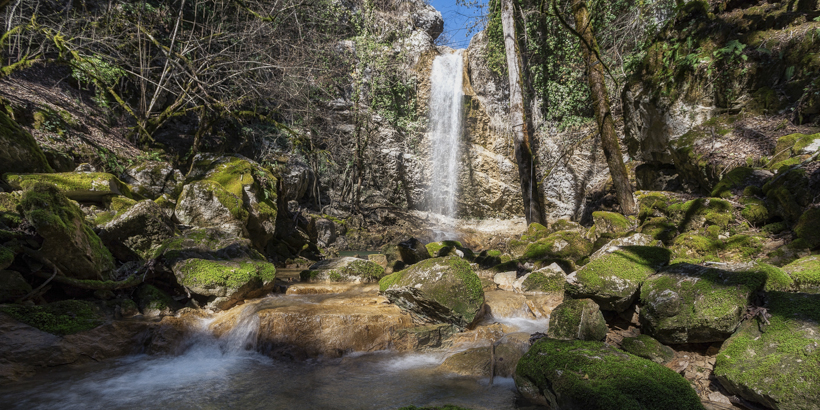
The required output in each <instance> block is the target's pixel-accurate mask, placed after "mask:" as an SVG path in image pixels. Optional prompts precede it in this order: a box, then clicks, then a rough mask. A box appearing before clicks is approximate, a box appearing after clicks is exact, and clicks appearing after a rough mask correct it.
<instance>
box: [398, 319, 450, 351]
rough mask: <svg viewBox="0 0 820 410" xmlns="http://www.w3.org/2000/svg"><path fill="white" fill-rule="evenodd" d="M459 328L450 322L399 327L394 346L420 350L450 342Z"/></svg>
mask: <svg viewBox="0 0 820 410" xmlns="http://www.w3.org/2000/svg"><path fill="white" fill-rule="evenodd" d="M457 332H458V328H457V327H455V326H453V325H451V324H449V323H438V324H433V325H423V326H416V327H411V328H408V329H399V330H397V331H396V332H395V333H394V335H393V348H395V349H396V350H399V351H409V352H418V351H420V350H425V349H434V348H438V347H443V346H445V345H448V344H450V339H451V338H452V337H453V335H454V334H456V333H457Z"/></svg>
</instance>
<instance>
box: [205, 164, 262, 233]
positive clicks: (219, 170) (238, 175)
mask: <svg viewBox="0 0 820 410" xmlns="http://www.w3.org/2000/svg"><path fill="white" fill-rule="evenodd" d="M192 169H200V170H206V169H207V172H206V173H204V175H202V176H200V177H199V178H195V179H194V180H198V179H202V180H205V181H211V182H215V183H217V184H219V185H220V186H221V187H223V188H224V189H225V190H226V191H227V192H228V193H230V194H231V195H232V196H234V197H236V198H239V199H241V198H242V197H243V192H244V190H245V187H246V186H250V187H251V191H253V192H257V201H258V203H257V204H256V205H255V210H256V212H257V213H259V215H260V216H261V217H262V218H263V219H267V220H274V219H276V215H277V207H276V198H277V194H276V184H277V182H276V181H277V180H276V177H274V176H273V174H271V173H270V172H269V171H268V170H266V169H264V168H262V167H260V166H255V165H254V164H253V163H251V162H249V161H248V160H246V159H243V158H240V157H235V156H224V157H218V158H217V159H216V160H214V158H211V157H205V158H204V159H200V160H199V161H198V162H196V163H194V165H193V166H192ZM221 201H222V199H221V198H220V202H221ZM240 202H241V201H240ZM229 209H231V213H232V214H235V213H236V212H238V211H239V210H238V209H235V208H229ZM243 210H244V208H243ZM245 212H247V211H245ZM235 217H236V215H235ZM237 219H240V220H241V218H237Z"/></svg>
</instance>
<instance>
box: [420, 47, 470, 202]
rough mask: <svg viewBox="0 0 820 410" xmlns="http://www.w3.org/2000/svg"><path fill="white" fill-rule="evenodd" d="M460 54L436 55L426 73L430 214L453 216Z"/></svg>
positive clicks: (458, 113)
mask: <svg viewBox="0 0 820 410" xmlns="http://www.w3.org/2000/svg"><path fill="white" fill-rule="evenodd" d="M461 54H462V51H461V50H459V51H457V52H455V53H452V54H447V55H440V56H438V57H436V59H435V60H433V70H432V72H431V73H430V128H429V133H430V141H431V146H430V162H431V169H432V173H433V174H432V178H430V210H431V211H433V212H436V213H439V214H442V215H444V216H449V217H455V216H456V194H457V193H458V162H459V140H460V139H461V116H462V97H463V96H464V93H463V91H462V89H461V86H462V80H463V59H462V55H461Z"/></svg>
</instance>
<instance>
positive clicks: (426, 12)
mask: <svg viewBox="0 0 820 410" xmlns="http://www.w3.org/2000/svg"><path fill="white" fill-rule="evenodd" d="M411 18H412V19H413V26H415V27H416V28H420V29H422V30H424V31H425V32H426V33H427V34H429V35H430V38H432V39H433V40H435V39H437V38H438V36H440V35H441V33H442V32H443V31H444V19H443V18H442V17H441V12H439V11H438V10H436V9H435V8H434V7H433V6H431V5H429V4H419V5H418V6H417V7H416V10H415V12H414V13H413V15H412V16H411Z"/></svg>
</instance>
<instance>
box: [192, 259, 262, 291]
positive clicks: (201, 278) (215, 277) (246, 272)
mask: <svg viewBox="0 0 820 410" xmlns="http://www.w3.org/2000/svg"><path fill="white" fill-rule="evenodd" d="M180 263H181V264H182V265H181V266H180V267H179V270H180V272H182V274H183V279H182V281H181V284H182V285H185V286H227V287H229V288H234V289H235V288H239V287H240V286H242V285H244V284H246V283H248V282H250V281H253V280H257V279H258V280H261V281H263V282H270V281H272V280H274V279H275V277H276V268H275V267H274V266H273V265H272V264H270V263H266V262H255V261H253V262H251V261H248V262H232V261H211V260H205V259H188V260H185V261H183V262H180Z"/></svg>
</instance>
